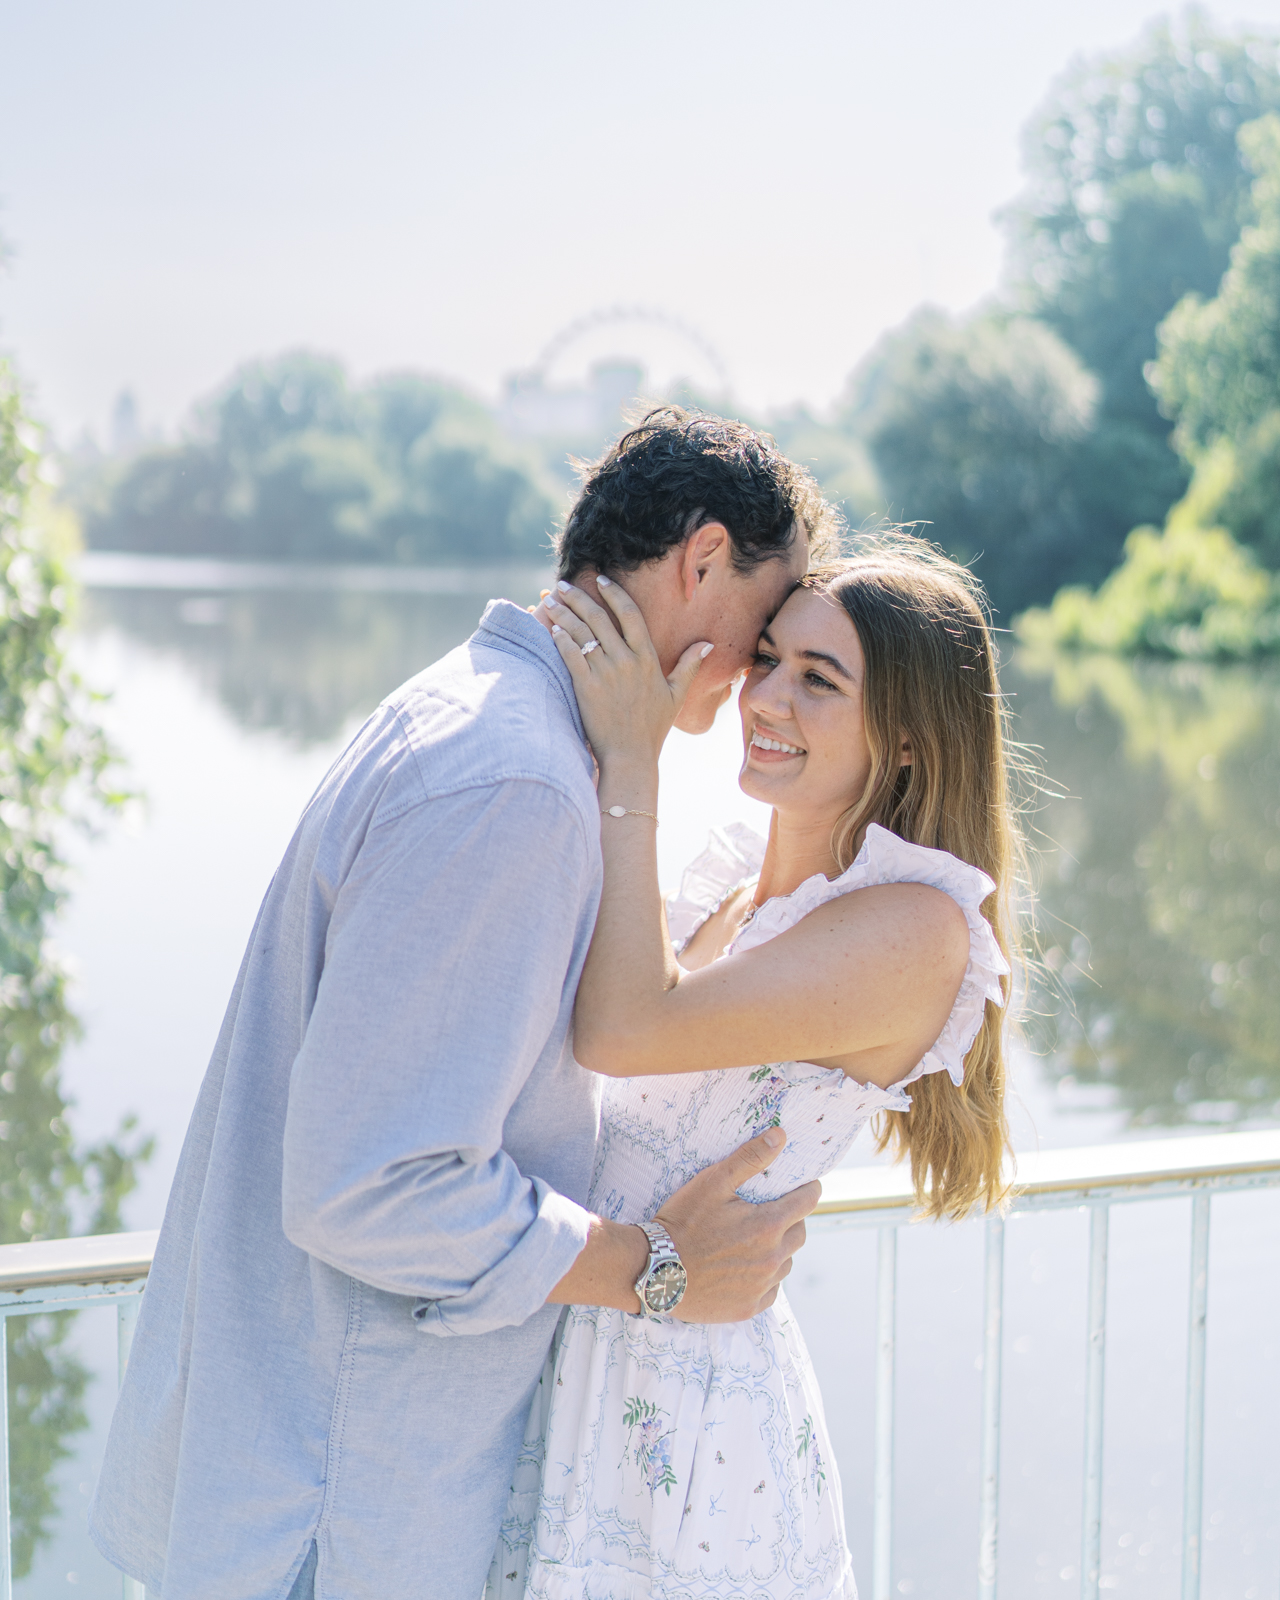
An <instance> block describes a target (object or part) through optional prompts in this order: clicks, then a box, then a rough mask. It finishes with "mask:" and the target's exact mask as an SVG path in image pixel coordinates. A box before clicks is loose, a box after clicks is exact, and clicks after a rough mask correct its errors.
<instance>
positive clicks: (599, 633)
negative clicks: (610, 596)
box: [554, 583, 622, 655]
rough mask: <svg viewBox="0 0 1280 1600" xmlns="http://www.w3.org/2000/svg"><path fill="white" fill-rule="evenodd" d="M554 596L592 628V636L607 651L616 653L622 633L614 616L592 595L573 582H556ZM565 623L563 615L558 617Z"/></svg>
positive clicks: (558, 619) (566, 608)
mask: <svg viewBox="0 0 1280 1600" xmlns="http://www.w3.org/2000/svg"><path fill="white" fill-rule="evenodd" d="M554 598H555V599H556V600H558V601H559V603H560V604H561V605H562V606H563V607H564V608H565V610H566V611H570V612H572V613H573V615H574V616H576V617H577V618H579V620H580V621H582V622H584V623H585V624H586V626H587V628H588V629H589V630H590V634H591V637H592V638H595V639H599V641H600V643H601V644H602V645H603V646H604V648H605V650H606V651H609V652H611V653H612V654H614V655H616V654H617V652H618V647H619V646H620V645H621V644H622V635H621V634H620V633H619V632H618V626H617V624H616V623H615V622H614V620H613V618H612V617H611V616H610V615H609V613H608V612H607V611H606V610H605V608H604V607H603V606H602V605H600V604H599V603H598V602H597V601H595V600H593V599H592V598H591V596H590V595H588V594H584V593H583V592H582V590H581V589H575V588H574V587H573V585H572V584H564V585H562V584H560V583H558V584H556V587H555V594H554ZM556 620H557V621H559V622H561V623H563V622H564V618H563V617H557V619H556Z"/></svg>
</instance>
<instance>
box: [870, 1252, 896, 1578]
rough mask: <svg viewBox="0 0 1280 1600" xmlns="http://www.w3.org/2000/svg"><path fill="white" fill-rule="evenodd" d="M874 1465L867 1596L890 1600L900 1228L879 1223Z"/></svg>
mask: <svg viewBox="0 0 1280 1600" xmlns="http://www.w3.org/2000/svg"><path fill="white" fill-rule="evenodd" d="M876 1269H877V1270H876V1465H875V1481H874V1485H873V1489H872V1530H871V1600H890V1584H891V1573H892V1568H893V1340H894V1312H895V1306H896V1300H897V1287H898V1285H897V1278H898V1229H897V1226H896V1225H895V1224H893V1223H890V1224H889V1225H888V1226H887V1227H884V1228H881V1229H880V1230H879V1234H878V1246H877V1252H876Z"/></svg>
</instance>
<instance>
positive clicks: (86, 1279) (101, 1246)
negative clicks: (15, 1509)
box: [0, 1231, 157, 1600]
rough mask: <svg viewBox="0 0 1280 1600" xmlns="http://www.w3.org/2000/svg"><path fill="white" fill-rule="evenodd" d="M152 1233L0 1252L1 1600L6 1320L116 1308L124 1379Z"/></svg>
mask: <svg viewBox="0 0 1280 1600" xmlns="http://www.w3.org/2000/svg"><path fill="white" fill-rule="evenodd" d="M156 1238H157V1235H156V1233H155V1232H154V1231H153V1232H150V1233H104V1234H98V1235H96V1236H94V1237H91V1238H88V1239H52V1240H48V1241H45V1242H42V1243H40V1244H7V1245H0V1551H2V1552H3V1559H0V1600H12V1595H13V1558H12V1548H11V1544H10V1538H9V1371H8V1367H9V1338H8V1331H9V1330H8V1321H9V1318H10V1317H30V1316H34V1315H35V1314H36V1313H38V1312H42V1311H44V1312H47V1311H78V1310H80V1309H81V1307H83V1306H100V1305H114V1306H115V1307H116V1351H117V1376H118V1379H119V1380H122V1379H123V1378H124V1369H125V1366H126V1364H127V1362H128V1360H129V1346H130V1345H131V1344H132V1343H133V1329H134V1324H135V1323H136V1322H137V1320H138V1302H139V1300H140V1299H141V1298H142V1291H143V1288H144V1287H145V1285H146V1278H147V1273H148V1272H149V1271H150V1270H151V1258H152V1256H153V1255H154V1254H155V1248H156ZM121 1592H122V1595H123V1600H143V1590H142V1585H141V1584H140V1583H135V1582H134V1580H133V1579H132V1578H124V1579H123V1587H122V1591H121Z"/></svg>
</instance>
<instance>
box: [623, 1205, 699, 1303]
mask: <svg viewBox="0 0 1280 1600" xmlns="http://www.w3.org/2000/svg"><path fill="white" fill-rule="evenodd" d="M640 1226H641V1227H642V1228H643V1229H644V1231H645V1233H646V1234H647V1235H648V1239H649V1259H648V1261H647V1262H646V1263H645V1269H644V1271H643V1272H642V1273H641V1274H640V1276H639V1277H638V1278H637V1279H636V1283H635V1289H636V1293H637V1294H638V1295H639V1297H640V1315H641V1316H642V1317H648V1318H649V1319H650V1320H651V1321H656V1320H657V1319H658V1318H660V1317H662V1316H663V1315H665V1314H666V1313H668V1312H671V1311H674V1310H675V1308H676V1307H677V1306H678V1305H679V1304H680V1302H681V1301H682V1300H683V1299H684V1292H685V1290H686V1289H687V1288H688V1287H689V1274H688V1273H687V1272H686V1271H685V1270H684V1262H683V1261H681V1259H680V1253H679V1251H678V1250H677V1249H676V1247H675V1243H674V1241H673V1240H672V1237H671V1235H670V1234H669V1233H668V1232H667V1230H666V1229H665V1228H664V1227H663V1226H662V1224H661V1223H660V1222H642V1223H641V1224H640Z"/></svg>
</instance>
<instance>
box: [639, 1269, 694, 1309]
mask: <svg viewBox="0 0 1280 1600" xmlns="http://www.w3.org/2000/svg"><path fill="white" fill-rule="evenodd" d="M688 1281H689V1279H688V1274H687V1273H686V1272H685V1270H684V1268H683V1267H682V1266H681V1265H680V1263H679V1262H678V1261H664V1262H662V1263H661V1265H660V1266H656V1267H655V1268H654V1269H653V1271H652V1272H651V1273H650V1274H649V1281H648V1283H647V1284H645V1289H644V1300H645V1304H646V1305H647V1306H648V1308H649V1310H650V1311H670V1310H671V1309H672V1308H673V1307H675V1306H678V1305H679V1304H680V1301H681V1298H682V1297H683V1295H684V1291H685V1285H686V1284H687V1283H688Z"/></svg>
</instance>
